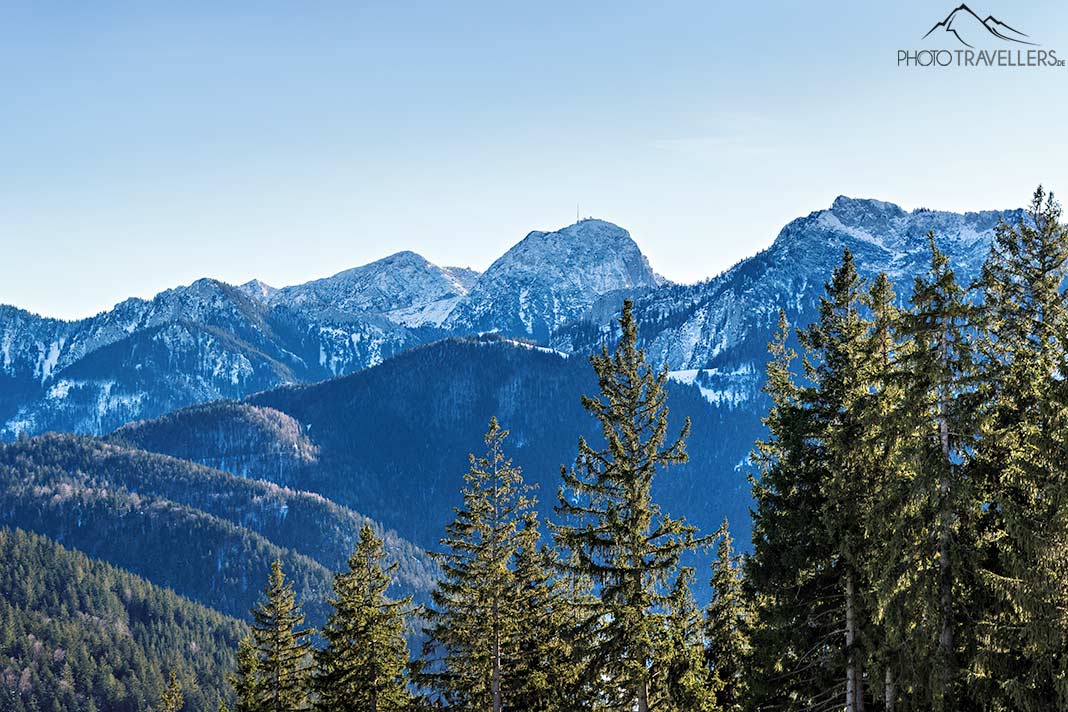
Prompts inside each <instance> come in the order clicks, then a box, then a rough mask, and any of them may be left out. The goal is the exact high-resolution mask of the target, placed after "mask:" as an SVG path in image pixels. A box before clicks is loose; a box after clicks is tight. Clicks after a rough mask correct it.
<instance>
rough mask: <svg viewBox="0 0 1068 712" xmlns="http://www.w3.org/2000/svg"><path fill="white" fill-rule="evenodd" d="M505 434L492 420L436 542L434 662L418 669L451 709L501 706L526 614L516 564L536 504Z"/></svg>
mask: <svg viewBox="0 0 1068 712" xmlns="http://www.w3.org/2000/svg"><path fill="white" fill-rule="evenodd" d="M507 436H508V431H507V430H503V429H501V427H500V425H499V424H498V423H497V419H496V418H493V419H492V420H491V421H490V424H489V430H488V432H487V433H486V436H485V443H486V452H485V454H484V455H482V456H480V457H475V456H474V455H471V456H470V463H471V466H470V470H469V471H468V472H467V474H465V475H464V482H465V486H464V488H463V490H462V494H463V501H464V504H463V506H462V507H460V508H457V510H456V519H455V520H454V521H453V522H451V523H450V524H449V525H448V527H447V528H446V537H445V538H444V539H442V540H441V544H442V546H443V547H444V548H445V552H444V553H443V554H441V555H439V557H438V560H439V562H440V563H441V566H442V573H443V576H442V579H441V580H440V581H439V582H438V586H437V588H436V589H435V591H434V593H433V600H434V610H432V611H430V612H429V613H428V617H429V620H430V623H431V626H430V628H429V629H428V630H427V633H428V635H429V641H428V647H427V650H426V652H427V653H428V654H431V655H432V656H436V659H431V660H429V661H425V662H424V664H423V673H424V679H425V680H427V682H429V684H430V685H431V686H432V687H434V688H436V689H437V690H438V691H439V692H440V693H441V694H442V696H443V697H444V699H445V701H446V702H447V703H448V704H449V705H456V706H459V707H462V708H465V709H472V710H492V712H500V711H501V710H502V709H503V708H504V705H505V700H504V693H505V691H506V690H508V689H511V684H510V682H505V681H504V680H503V678H506V677H508V676H509V675H510V671H509V670H507V669H505V666H504V663H505V661H506V660H508V659H509V658H511V657H512V656H514V655H515V650H514V646H515V645H517V641H518V640H519V636H520V634H521V631H522V630H523V615H524V613H528V614H529V611H524V610H523V609H522V608H521V597H520V594H519V588H518V586H517V582H516V577H515V574H514V571H513V567H514V562H515V559H516V555H517V552H519V551H520V550H521V549H522V548H524V547H530V546H531V532H532V531H536V530H530V529H526V528H524V527H523V526H522V525H523V523H524V522H525V521H526V518H527V516H528V514H529V513H530V512H532V511H533V507H534V500H533V499H531V498H530V497H528V496H527V492H528V491H529V487H527V486H526V485H524V484H523V477H522V473H521V471H520V469H519V468H518V467H515V466H513V465H512V462H511V460H510V459H508V458H507V457H506V456H505V453H504V441H505V438H507ZM435 666H436V668H435ZM513 691H514V690H513ZM508 704H509V705H511V702H510V701H509V702H508Z"/></svg>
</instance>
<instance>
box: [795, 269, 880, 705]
mask: <svg viewBox="0 0 1068 712" xmlns="http://www.w3.org/2000/svg"><path fill="white" fill-rule="evenodd" d="M863 290H864V281H863V280H862V279H861V277H860V275H859V274H858V273H857V270H856V265H855V263H854V260H853V255H852V254H851V253H850V252H849V251H848V250H846V251H844V253H843V255H842V263H841V265H839V267H838V268H836V269H835V271H834V274H833V276H832V278H831V281H830V282H829V283H828V284H827V291H826V295H825V296H824V297H823V298H822V299H821V300H820V310H819V318H818V319H817V321H816V322H815V323H814V324H812V325H811V326H809V327H808V328H807V329H806V330H805V331H803V332H802V333H801V335H800V338H801V344H802V345H803V346H804V347H805V349H806V361H805V376H806V379H807V380H808V382H809V383H810V384H811V385H809V386H806V387H805V388H803V389H802V400H803V402H804V403H805V405H806V407H807V408H808V409H809V410H810V411H811V412H812V415H813V418H814V425H815V426H816V433H815V434H816V437H817V439H818V448H819V451H818V455H819V456H820V457H822V458H824V460H825V461H826V464H827V465H828V471H827V477H826V478H825V479H824V481H823V482H822V484H821V487H822V489H823V490H824V492H825V493H826V500H825V502H824V511H823V517H822V519H823V522H824V525H825V526H826V527H827V528H828V530H829V534H830V537H831V540H832V542H833V544H834V553H833V557H834V558H833V568H834V572H835V576H836V577H837V579H838V581H839V588H840V591H841V595H842V604H843V610H842V612H841V618H840V619H839V620H840V623H841V625H842V627H843V629H844V638H845V641H844V642H845V646H844V649H843V655H844V658H845V671H844V677H845V681H844V687H845V695H844V700H843V702H844V705H845V709H846V711H847V712H860V711H861V710H863V709H864V706H865V684H864V679H865V671H864V664H865V661H866V657H867V656H866V653H865V651H864V648H863V643H864V637H865V627H866V620H867V616H868V608H867V606H868V602H867V601H866V600H865V595H864V594H865V589H866V585H865V584H866V582H865V580H864V571H865V568H866V564H867V561H868V559H869V557H870V551H869V546H870V540H869V538H868V533H867V531H866V529H865V527H864V521H865V518H866V515H867V512H868V511H869V508H870V505H871V500H870V496H869V495H870V493H871V492H872V490H873V489H874V483H873V480H874V479H875V478H874V475H875V473H874V472H873V464H874V463H873V462H872V459H871V457H870V452H868V451H866V449H865V448H861V447H858V444H859V443H862V442H863V441H864V439H865V437H866V436H867V431H866V426H867V425H868V423H867V421H866V419H865V417H864V413H865V407H866V400H867V398H868V396H869V394H870V390H871V380H870V370H869V366H870V364H869V362H868V361H867V359H866V351H865V345H866V344H865V339H866V337H867V335H868V330H869V326H870V324H869V323H868V321H867V320H866V319H865V318H864V316H863V315H862V312H861V309H862V307H863V305H864V301H865V294H864V291H863Z"/></svg>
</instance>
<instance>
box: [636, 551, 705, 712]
mask: <svg viewBox="0 0 1068 712" xmlns="http://www.w3.org/2000/svg"><path fill="white" fill-rule="evenodd" d="M693 581H694V572H693V569H691V568H689V567H683V568H681V569H680V570H679V575H678V576H677V577H676V578H675V584H674V588H673V589H672V591H671V593H670V594H669V595H668V602H667V607H666V610H667V616H666V619H665V621H664V628H663V630H662V631H661V632H660V639H659V640H658V643H657V646H656V647H657V652H656V659H655V660H654V661H653V665H652V670H651V679H652V681H653V688H654V689H660V690H663V692H662V693H661V695H660V696H659V699H658V700H657V701H658V703H659V704H657V705H656V709H657V710H663V712H718V710H719V708H718V707H715V706H714V702H715V698H714V696H713V692H712V687H711V685H710V679H709V674H708V667H707V665H706V655H705V635H704V633H705V631H704V621H703V620H702V618H701V610H700V609H699V608H698V607H697V604H696V602H695V601H694V598H693V593H692V587H693Z"/></svg>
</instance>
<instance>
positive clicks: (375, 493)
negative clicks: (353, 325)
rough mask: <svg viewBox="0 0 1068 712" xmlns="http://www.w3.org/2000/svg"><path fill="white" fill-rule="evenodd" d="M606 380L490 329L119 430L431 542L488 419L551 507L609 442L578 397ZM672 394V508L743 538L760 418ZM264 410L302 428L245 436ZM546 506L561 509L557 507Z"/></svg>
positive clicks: (680, 387) (685, 391)
mask: <svg viewBox="0 0 1068 712" xmlns="http://www.w3.org/2000/svg"><path fill="white" fill-rule="evenodd" d="M596 385H597V383H596V379H595V377H594V374H593V372H592V371H591V370H590V367H589V363H588V362H587V360H586V359H585V358H577V357H570V358H568V357H565V356H562V355H560V354H557V353H553V352H550V351H547V350H544V349H538V348H534V347H532V346H531V345H530V344H525V343H521V342H516V341H510V340H506V339H501V338H499V337H493V336H486V337H481V338H478V339H449V340H446V341H442V342H438V343H435V344H430V345H428V346H424V347H420V348H417V349H414V350H412V351H409V352H407V353H405V354H402V355H400V356H396V357H394V358H391V359H389V360H387V361H386V362H384V363H382V364H381V365H379V366H377V367H375V368H373V369H368V370H367V371H363V372H360V373H357V374H353V375H351V376H346V377H343V378H337V379H332V380H330V381H325V382H323V383H319V384H315V385H310V386H300V387H292V388H283V389H278V390H274V391H268V392H265V393H261V394H258V395H256V396H253V397H251V398H250V399H249V400H248V402H247V403H246V404H229V403H222V404H215V405H211V406H206V407H203V408H199V407H198V408H190V409H186V410H183V411H178V412H176V413H173V414H171V415H169V416H167V417H165V418H161V419H159V420H155V421H145V422H141V423H136V424H133V425H131V426H128V427H126V428H123V429H122V430H120V431H118V432H117V433H116V434H115V435H114V436H113V437H114V438H117V439H121V440H123V441H125V442H128V443H131V444H134V445H136V446H137V447H141V448H145V449H158V450H159V451H160V452H165V453H169V454H172V455H178V456H181V457H188V458H190V459H193V460H195V461H197V462H204V463H211V464H213V465H216V466H220V467H225V468H227V469H231V468H232V471H235V472H240V473H247V474H253V476H256V477H264V478H267V479H273V478H274V477H276V476H277V477H279V478H280V479H281V481H283V482H286V483H290V484H291V485H292V486H293V487H298V488H301V489H308V490H311V491H314V492H318V493H320V494H322V495H323V496H325V497H328V498H330V499H332V500H334V501H336V502H339V503H341V504H345V505H348V506H351V507H352V508H353V509H356V510H358V511H362V512H374V517H375V518H376V519H377V520H379V521H381V522H383V524H385V525H386V526H388V527H389V528H391V529H394V530H396V531H397V532H398V533H399V534H401V535H402V536H404V537H405V538H407V539H410V540H411V541H413V542H415V543H416V544H418V545H419V546H421V547H424V548H428V549H429V548H433V547H434V546H435V545H436V543H437V539H438V537H439V536H440V532H441V529H442V527H444V525H445V523H446V522H448V521H449V520H450V518H451V516H452V508H453V507H455V506H457V505H459V504H460V501H459V498H458V496H457V494H456V483H457V478H458V477H459V476H460V475H461V474H462V473H463V471H464V470H465V469H466V467H467V456H468V453H469V452H471V449H472V443H477V442H478V440H479V438H480V437H481V433H482V432H483V430H484V429H485V426H486V423H487V422H489V419H490V418H491V417H494V416H496V417H497V418H498V420H499V421H500V422H501V424H502V426H503V427H506V428H508V429H509V430H510V431H511V432H512V452H513V456H514V458H515V461H516V463H517V464H519V465H521V466H522V467H523V469H524V471H525V472H526V476H527V481H528V482H529V483H531V484H533V485H536V486H537V487H538V491H539V494H540V496H541V499H542V501H543V503H547V502H549V500H550V499H551V496H552V493H553V492H555V491H556V487H557V485H558V482H559V471H560V466H561V465H562V464H565V463H567V462H569V461H570V460H572V459H573V458H574V456H575V452H576V451H575V438H576V436H577V435H579V434H582V435H585V436H586V437H587V438H590V439H593V440H596V439H597V438H599V437H600V436H599V433H598V428H597V426H596V422H595V421H594V420H593V419H591V418H590V417H589V416H588V414H586V413H585V411H584V410H583V408H582V402H581V398H580V395H581V394H582V393H585V392H589V391H591V390H593V389H595V388H596ZM669 389H670V391H671V394H672V414H673V417H674V418H676V419H677V420H680V421H681V420H682V419H684V418H686V417H689V418H691V419H692V420H693V423H694V431H693V432H694V435H693V437H692V438H691V440H690V444H689V453H690V461H689V463H688V464H686V465H684V466H683V467H681V468H679V473H678V476H672V477H668V478H664V479H663V481H661V482H658V483H657V492H658V495H659V496H660V497H661V501H662V503H663V506H664V509H665V511H668V512H675V511H680V510H682V509H684V508H685V509H688V510H690V511H692V512H693V515H692V519H693V520H694V521H695V522H697V523H699V524H700V525H701V526H702V528H706V529H715V528H716V527H717V526H718V525H719V523H720V522H721V521H722V520H723V518H724V517H725V516H727V517H730V519H731V521H732V522H734V523H735V525H736V527H737V536H738V537H739V538H740V539H742V540H744V539H746V538H747V536H748V524H747V522H748V511H749V509H748V508H749V504H750V496H749V487H748V484H747V483H746V481H745V468H744V462H743V461H744V460H745V458H746V457H747V454H748V451H749V449H750V448H751V447H752V443H753V441H754V439H755V438H756V437H757V436H758V434H759V433H760V425H759V422H757V420H756V419H755V418H754V417H746V414H745V413H740V412H738V411H735V410H733V409H732V408H731V407H729V404H723V405H721V406H715V405H713V404H711V403H709V402H708V401H707V400H706V399H705V398H704V397H702V395H701V392H700V390H699V388H698V387H697V386H692V385H687V384H683V383H677V382H672V383H671V384H670V386H669ZM250 406H254V408H253V409H252V411H251V412H250ZM259 412H272V413H273V412H280V413H281V414H284V417H285V418H286V419H287V420H286V421H285V422H287V423H290V422H291V423H293V425H292V426H291V427H290V428H287V429H286V430H284V431H282V430H277V431H276V432H279V435H278V437H277V438H276V439H275V440H273V441H268V440H266V439H264V438H263V437H262V434H263V433H265V432H266V430H265V429H259V428H255V429H253V430H252V433H253V434H252V436H251V437H250V438H248V439H246V438H245V437H244V436H243V435H242V432H243V428H242V424H243V423H247V422H249V421H250V420H258V416H257V415H255V413H259ZM272 417H274V418H276V419H280V418H281V417H282V416H272ZM279 422H281V421H279ZM298 423H299V430H297V429H296V428H297V427H298V426H297V425H296V424H298ZM306 453H314V454H313V455H307V454H306ZM542 514H543V515H548V514H550V509H549V507H548V505H547V504H545V505H544V506H543V507H542Z"/></svg>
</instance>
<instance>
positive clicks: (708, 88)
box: [0, 0, 1068, 317]
mask: <svg viewBox="0 0 1068 712" xmlns="http://www.w3.org/2000/svg"><path fill="white" fill-rule="evenodd" d="M970 4H971V5H972V7H973V8H974V9H975V10H976V11H977V12H979V13H980V14H981V15H984V16H985V15H986V14H994V15H996V16H998V17H999V18H1000V19H1002V20H1004V21H1005V22H1008V23H1009V24H1011V25H1013V26H1014V27H1017V28H1018V29H1021V30H1023V31H1025V32H1029V33H1030V34H1031V36H1032V37H1033V38H1034V39H1036V40H1037V41H1038V42H1039V43H1040V44H1041V45H1042V46H1043V48H1047V49H1055V50H1058V52H1060V53H1061V54H1062V56H1063V57H1065V58H1068V5H1066V4H1065V3H1054V2H1017V3H1010V2H1008V1H1007V0H976V1H975V2H973V3H970ZM575 5H576V3H564V2H560V3H555V2H540V3H512V2H504V3H502V2H485V3H462V2H456V3H442V2H426V3H420V2H382V3H360V2H355V1H354V0H348V1H347V2H338V3H330V2H315V3H298V2H293V1H289V2H264V1H261V2H255V3H252V2H248V3H243V2H237V1H235V2H226V3H217V2H203V3H198V2H181V3H117V4H111V3H108V2H104V1H103V0H101V1H100V2H93V3H55V4H51V5H46V4H45V3H25V4H21V5H20V4H11V3H6V4H4V5H3V6H0V66H2V67H3V70H4V81H3V83H2V84H0V92H2V94H0V96H2V106H3V108H2V110H0V303H10V304H16V305H18V306H22V307H24V308H27V309H30V310H32V311H36V312H39V313H44V314H47V315H53V316H63V317H78V316H87V315H90V314H93V313H95V312H97V311H99V310H101V309H105V308H108V307H110V306H111V305H112V304H114V303H115V302H117V301H119V300H121V299H122V298H124V297H126V296H130V295H138V296H150V295H152V294H154V293H156V292H158V291H160V290H162V289H165V288H167V287H170V286H174V285H177V284H183V283H188V282H190V281H192V280H194V279H196V278H197V277H201V276H213V277H217V278H220V279H224V280H226V281H230V282H235V283H236V282H242V281H245V280H247V279H250V278H252V277H259V278H261V279H263V280H265V281H267V282H268V283H271V284H275V285H276V286H281V285H285V284H292V283H296V282H301V281H304V280H307V279H311V278H315V277H320V276H325V275H328V274H333V273H335V272H338V271H340V270H342V269H345V268H348V267H352V266H355V265H358V264H362V263H365V262H368V261H371V260H373V259H376V258H378V257H382V256H384V255H387V254H390V253H392V252H395V251H397V250H401V249H412V250H415V251H417V252H420V253H421V254H423V255H425V256H426V257H427V258H429V259H430V260H432V261H434V262H437V263H439V264H455V265H464V266H472V267H475V268H479V269H483V268H485V267H486V266H488V264H489V263H490V262H491V261H492V260H493V259H494V258H496V257H497V256H499V255H500V254H501V253H502V252H503V251H504V250H505V249H507V247H509V246H510V245H511V244H513V243H514V242H516V241H517V240H519V239H520V238H522V237H523V236H524V235H525V234H526V233H527V232H529V231H530V230H534V229H554V228H558V227H561V226H563V225H566V224H568V223H570V222H573V221H574V216H575V207H576V203H577V204H578V205H579V208H580V210H581V213H582V214H583V215H584V216H585V215H593V216H596V217H601V218H604V219H607V220H612V221H613V222H616V223H618V224H620V225H623V226H624V227H626V228H627V229H629V230H630V231H631V233H632V235H633V236H634V237H635V239H636V240H637V241H638V242H639V244H640V245H641V247H642V249H643V250H644V251H645V252H646V253H647V254H648V255H649V257H650V260H651V261H652V263H653V266H654V267H655V268H656V269H657V270H658V271H659V272H661V273H663V274H665V275H666V276H668V277H670V278H672V279H675V280H678V281H696V280H698V279H701V278H703V277H707V276H711V275H714V274H716V273H717V272H719V271H721V270H722V269H724V268H726V267H729V266H730V265H731V264H733V263H734V262H735V261H737V260H738V259H740V258H742V257H745V256H747V255H750V254H753V253H754V252H756V251H758V250H760V249H762V248H763V247H765V246H767V245H768V244H770V242H771V241H772V240H773V239H774V237H775V235H776V233H777V232H778V230H779V229H780V228H781V227H782V225H783V224H785V223H786V222H787V221H789V220H790V219H792V218H793V217H796V216H798V215H802V214H806V213H808V212H811V211H813V210H817V209H821V208H824V207H827V206H828V205H829V204H830V203H831V201H832V200H833V199H834V197H835V196H837V195H839V194H846V195H852V196H858V197H877V198H880V199H884V200H890V201H893V202H897V203H899V204H902V205H903V206H905V207H907V208H913V207H918V206H926V207H933V208H943V209H952V210H968V209H987V208H1005V207H1011V206H1016V205H1020V204H1022V203H1023V202H1024V201H1025V200H1026V199H1027V197H1028V196H1029V195H1030V192H1031V190H1032V189H1033V188H1034V186H1035V184H1037V183H1038V182H1040V181H1041V182H1043V183H1045V184H1046V185H1048V186H1050V187H1052V188H1053V189H1054V190H1055V191H1057V190H1060V191H1068V140H1066V139H1065V136H1064V129H1063V117H1064V116H1065V110H1066V109H1068V102H1066V99H1065V88H1066V87H1068V68H1057V69H1042V70H1036V69H1007V68H996V69H934V70H925V69H903V68H898V67H897V66H896V62H895V58H896V52H897V50H898V49H899V48H921V47H931V46H936V45H937V43H936V44H935V45H932V44H931V43H924V42H921V40H920V38H921V36H922V35H923V33H924V32H926V31H927V29H929V28H930V26H931V25H932V24H933V23H935V22H936V21H938V20H940V19H942V18H943V17H945V16H946V14H948V12H949V11H950V10H951V9H952V7H953V5H954V3H953V2H952V1H950V2H945V3H942V2H931V1H930V0H924V1H923V2H918V1H916V2H893V3H890V2H887V3H871V2H864V3H857V2H824V3H813V2H762V3H741V2H730V3H725V2H715V1H711V0H701V1H697V2H668V3H651V2H634V3H630V2H622V1H620V0H615V1H613V2H588V3H579V4H578V5H579V7H576V6H575ZM942 44H945V43H944V42H943V43H942ZM999 48H1000V47H999ZM1061 48H1063V50H1062V49H1061Z"/></svg>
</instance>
